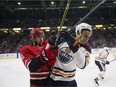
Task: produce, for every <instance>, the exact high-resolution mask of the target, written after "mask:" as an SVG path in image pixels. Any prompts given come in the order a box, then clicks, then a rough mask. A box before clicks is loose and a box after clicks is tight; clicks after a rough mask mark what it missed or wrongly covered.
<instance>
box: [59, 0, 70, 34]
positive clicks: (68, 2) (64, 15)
mask: <svg viewBox="0 0 116 87" xmlns="http://www.w3.org/2000/svg"><path fill="white" fill-rule="evenodd" d="M70 2H71V0H68V1H67V5H66V8H65V11H64V14H63V16H62V20H61V23H60V28H59V29H58V32H60V31H61V30H62V26H63V24H64V20H65V18H66V15H67V12H68V9H69V5H70Z"/></svg>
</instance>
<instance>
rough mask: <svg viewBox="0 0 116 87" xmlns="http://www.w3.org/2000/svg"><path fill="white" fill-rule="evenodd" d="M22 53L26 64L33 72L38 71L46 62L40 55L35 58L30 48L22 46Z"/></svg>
mask: <svg viewBox="0 0 116 87" xmlns="http://www.w3.org/2000/svg"><path fill="white" fill-rule="evenodd" d="M20 54H21V58H22V61H23V63H24V65H25V66H26V68H27V69H29V71H31V72H35V71H37V70H38V69H39V68H40V67H41V66H43V65H44V64H45V63H44V62H42V61H41V60H40V55H38V56H36V57H35V58H33V56H32V55H31V54H30V53H29V50H28V48H22V49H21V50H20Z"/></svg>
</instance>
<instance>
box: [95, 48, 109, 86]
mask: <svg viewBox="0 0 116 87" xmlns="http://www.w3.org/2000/svg"><path fill="white" fill-rule="evenodd" d="M108 49H109V48H108V47H104V48H103V51H102V52H101V53H100V54H99V56H97V57H95V64H96V65H97V66H98V68H99V71H100V72H99V74H98V77H96V78H95V79H94V82H95V84H96V85H97V86H99V83H98V81H99V80H103V79H104V75H105V72H106V64H109V61H108V60H107V57H108V55H109V51H108Z"/></svg>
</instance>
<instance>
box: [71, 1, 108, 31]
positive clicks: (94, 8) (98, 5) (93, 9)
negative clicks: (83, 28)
mask: <svg viewBox="0 0 116 87" xmlns="http://www.w3.org/2000/svg"><path fill="white" fill-rule="evenodd" d="M106 1H107V0H102V1H101V2H100V3H99V4H97V5H96V6H95V7H93V8H92V10H90V12H89V13H88V14H86V15H85V16H84V17H83V18H81V20H80V21H78V22H77V23H76V24H75V25H74V26H73V27H71V28H70V30H74V29H75V27H76V26H77V25H78V24H79V23H81V22H83V21H84V20H85V19H87V17H88V16H90V15H91V14H92V13H93V12H94V11H95V10H96V9H98V7H100V6H101V5H102V4H104V3H105V2H106Z"/></svg>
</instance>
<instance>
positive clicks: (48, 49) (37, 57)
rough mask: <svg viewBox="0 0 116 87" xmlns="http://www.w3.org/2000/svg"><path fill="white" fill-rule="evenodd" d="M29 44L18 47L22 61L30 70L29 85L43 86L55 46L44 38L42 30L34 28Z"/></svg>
mask: <svg viewBox="0 0 116 87" xmlns="http://www.w3.org/2000/svg"><path fill="white" fill-rule="evenodd" d="M30 38H31V41H32V44H31V45H27V46H24V47H22V48H21V49H20V54H21V57H22V61H23V63H24V65H25V66H26V68H27V69H28V70H29V71H30V87H45V86H46V82H47V79H48V78H49V75H50V69H51V67H52V66H53V65H54V63H55V59H56V56H57V48H55V49H53V46H50V45H49V44H48V41H47V40H44V38H45V35H44V32H43V31H42V30H41V29H39V28H34V29H32V31H31V32H30Z"/></svg>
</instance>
